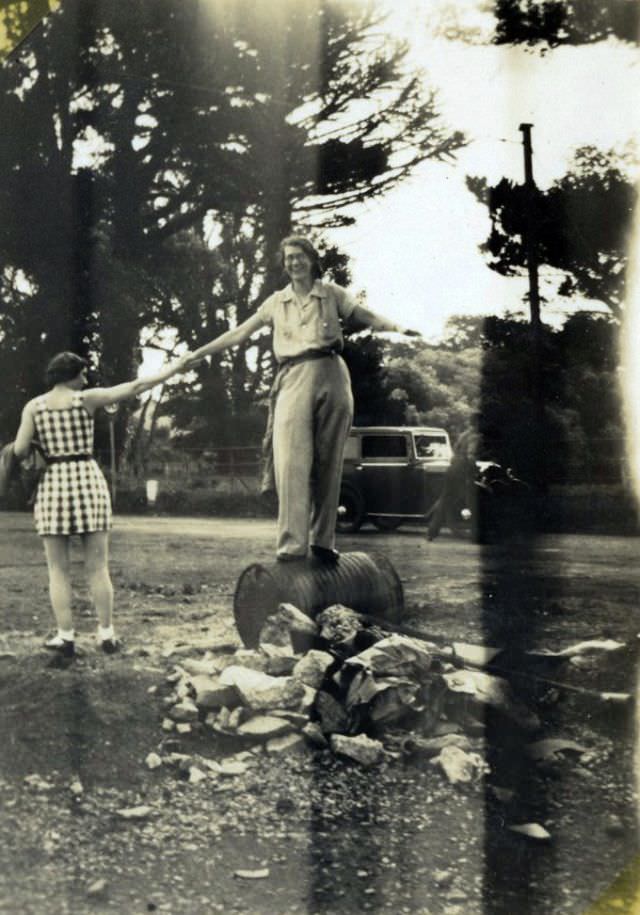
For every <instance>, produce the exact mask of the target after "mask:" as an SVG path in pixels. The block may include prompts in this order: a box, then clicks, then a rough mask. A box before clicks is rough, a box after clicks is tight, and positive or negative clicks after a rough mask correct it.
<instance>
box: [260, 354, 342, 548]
mask: <svg viewBox="0 0 640 915" xmlns="http://www.w3.org/2000/svg"><path fill="white" fill-rule="evenodd" d="M352 420H353V395H352V393H351V381H350V378H349V371H348V369H347V367H346V365H345V363H344V362H343V360H342V359H341V358H340V356H338V355H333V356H327V357H326V358H322V359H313V360H309V361H308V362H301V363H299V364H298V365H293V366H291V368H290V369H288V371H287V373H286V376H285V378H284V380H283V382H282V386H281V388H280V391H279V393H278V396H277V400H276V404H275V411H274V418H273V460H274V469H275V479H276V490H277V493H278V540H277V552H278V554H279V555H280V554H289V555H294V556H304V555H306V553H307V550H308V547H309V544H311V545H312V546H320V547H325V548H327V549H332V548H333V546H334V544H335V528H336V517H337V514H338V501H339V498H340V480H341V476H342V458H343V452H344V445H345V442H346V440H347V436H348V434H349V429H350V428H351V422H352Z"/></svg>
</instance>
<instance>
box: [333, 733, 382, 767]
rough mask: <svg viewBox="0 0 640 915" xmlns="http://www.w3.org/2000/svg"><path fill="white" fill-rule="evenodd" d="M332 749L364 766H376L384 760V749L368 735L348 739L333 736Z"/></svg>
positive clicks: (342, 736) (343, 736) (337, 735)
mask: <svg viewBox="0 0 640 915" xmlns="http://www.w3.org/2000/svg"><path fill="white" fill-rule="evenodd" d="M331 749H332V750H333V751H334V753H340V755H341V756H348V757H349V759H353V760H355V761H356V762H359V763H360V764H361V765H363V766H374V765H375V764H376V763H377V762H379V761H380V759H381V758H382V754H383V752H384V747H383V746H382V743H381V742H380V741H379V740H372V739H371V738H370V737H367V736H366V734H358V735H356V736H355V737H346V736H345V735H344V734H333V735H332V737H331Z"/></svg>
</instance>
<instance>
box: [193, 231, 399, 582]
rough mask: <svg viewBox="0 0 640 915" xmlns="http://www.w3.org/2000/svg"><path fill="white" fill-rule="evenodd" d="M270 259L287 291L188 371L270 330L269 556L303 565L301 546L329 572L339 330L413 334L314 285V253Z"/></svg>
mask: <svg viewBox="0 0 640 915" xmlns="http://www.w3.org/2000/svg"><path fill="white" fill-rule="evenodd" d="M280 258H281V266H282V267H283V269H284V271H285V272H286V273H287V274H288V276H289V278H290V280H291V283H290V284H289V285H288V286H287V287H286V288H285V289H281V290H279V291H278V292H274V293H273V295H271V296H269V298H268V299H266V301H265V302H263V303H262V305H260V307H259V308H258V309H257V311H256V313H255V314H254V315H253V316H252V317H250V318H249V319H248V320H246V321H245V322H244V323H243V324H240V325H239V326H238V327H236V328H235V329H234V330H230V331H227V332H226V333H224V334H221V335H220V336H219V337H217V338H216V339H215V340H212V341H211V342H210V343H207V344H206V345H205V346H202V347H200V348H199V349H197V350H194V352H193V353H192V355H191V359H190V361H189V365H193V364H195V363H196V362H198V361H199V360H200V359H202V358H203V357H204V356H208V355H211V354H212V353H219V352H221V351H222V350H224V349H226V348H227V347H230V346H235V345H237V344H239V343H243V342H244V341H245V340H247V339H249V337H251V335H252V334H253V333H255V331H257V330H258V329H259V328H261V327H263V326H264V325H267V324H270V325H271V326H272V327H273V349H274V354H275V358H276V361H277V363H278V372H277V375H276V378H275V381H274V384H273V390H272V403H271V421H272V426H271V425H270V428H272V436H271V439H272V444H273V463H274V473H275V487H276V492H277V495H278V534H277V546H276V556H277V559H278V560H280V561H281V562H287V561H295V560H303V559H305V558H306V557H307V552H308V549H309V546H310V547H311V553H312V555H313V557H314V558H315V560H316V561H317V562H320V563H323V564H327V565H335V563H336V562H337V561H338V552H337V550H336V549H335V526H336V516H337V512H338V500H339V496H340V478H341V473H342V457H343V451H344V444H345V441H346V438H347V435H348V433H349V429H350V427H351V422H352V419H353V396H352V393H351V381H350V378H349V372H348V370H347V367H346V365H345V363H344V361H343V360H342V358H341V357H340V353H341V352H342V348H343V335H342V322H344V321H346V320H347V319H353V320H354V321H356V322H358V324H362V325H363V326H367V327H371V328H372V329H373V330H379V331H395V332H397V333H407V334H414V335H415V332H413V331H405V330H402V329H401V328H400V327H398V326H397V325H396V324H394V323H393V322H391V321H388V320H387V319H386V318H383V317H380V316H378V315H376V314H374V313H373V312H371V311H369V310H368V309H366V308H363V307H362V306H360V305H357V304H356V303H355V301H354V300H353V299H352V298H351V297H350V296H349V294H348V293H347V292H346V290H345V289H343V288H342V287H341V286H338V285H336V284H335V283H325V282H322V281H321V280H320V277H321V275H322V270H321V268H320V258H319V255H318V252H317V251H316V249H315V248H314V247H313V245H312V244H311V242H309V241H308V240H307V239H306V238H303V237H301V236H298V235H291V236H289V237H288V238H285V239H284V240H283V241H282V242H281V244H280Z"/></svg>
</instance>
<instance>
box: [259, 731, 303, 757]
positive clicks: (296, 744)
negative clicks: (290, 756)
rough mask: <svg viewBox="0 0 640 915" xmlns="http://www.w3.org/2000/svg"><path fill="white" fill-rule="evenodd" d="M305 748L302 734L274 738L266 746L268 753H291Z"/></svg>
mask: <svg viewBox="0 0 640 915" xmlns="http://www.w3.org/2000/svg"><path fill="white" fill-rule="evenodd" d="M304 747H305V742H304V737H303V736H302V734H286V735H285V736H284V737H272V738H271V740H268V741H267V743H266V745H265V750H266V751H267V753H271V754H272V755H274V754H276V753H291V752H293V751H298V750H303V749H304Z"/></svg>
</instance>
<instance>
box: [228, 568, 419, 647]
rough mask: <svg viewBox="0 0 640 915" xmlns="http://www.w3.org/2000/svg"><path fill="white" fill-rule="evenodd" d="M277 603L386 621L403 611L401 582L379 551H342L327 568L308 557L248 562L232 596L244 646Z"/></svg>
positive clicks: (252, 642)
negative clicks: (345, 610) (338, 610)
mask: <svg viewBox="0 0 640 915" xmlns="http://www.w3.org/2000/svg"><path fill="white" fill-rule="evenodd" d="M283 603H287V604H294V605H295V606H296V607H298V609H300V610H302V611H304V612H305V613H307V614H308V615H309V616H312V617H313V616H315V615H316V614H317V613H319V612H320V611H321V610H324V609H325V608H326V607H330V606H332V605H333V604H342V605H343V606H345V607H350V608H351V609H352V610H356V611H358V612H359V613H369V614H371V615H372V616H376V617H378V618H380V619H384V620H387V621H389V622H392V623H398V622H400V620H401V619H402V616H403V613H404V595H403V592H402V584H401V582H400V579H399V577H398V574H397V572H396V570H395V569H394V567H393V566H392V564H391V563H390V562H389V560H388V559H387V558H386V557H385V556H382V555H379V554H374V555H372V554H369V553H342V554H341V555H340V562H339V563H338V564H337V565H336V566H333V567H327V566H318V565H316V564H315V563H314V562H313V561H311V560H307V561H304V562H295V563H293V562H292V563H282V562H273V563H270V564H268V565H262V564H261V563H254V564H253V565H250V566H248V568H246V569H245V570H244V572H243V573H242V574H241V575H240V578H239V579H238V583H237V585H236V591H235V595H234V598H233V613H234V616H235V621H236V626H237V628H238V632H239V633H240V637H241V638H242V641H243V642H244V644H245V645H246V646H247V647H248V648H254V647H255V646H256V645H257V644H258V636H259V635H260V630H261V629H262V626H263V624H264V621H265V620H266V619H267V617H268V616H270V615H271V614H272V613H274V612H275V611H276V610H277V609H278V606H279V605H280V604H283Z"/></svg>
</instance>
